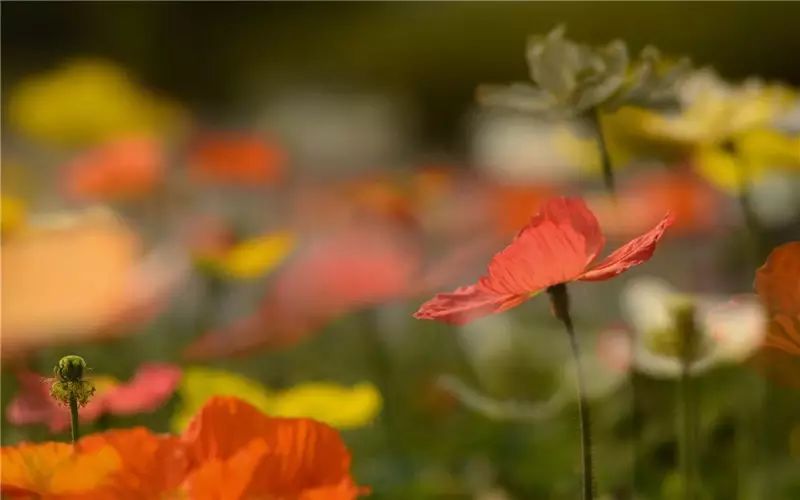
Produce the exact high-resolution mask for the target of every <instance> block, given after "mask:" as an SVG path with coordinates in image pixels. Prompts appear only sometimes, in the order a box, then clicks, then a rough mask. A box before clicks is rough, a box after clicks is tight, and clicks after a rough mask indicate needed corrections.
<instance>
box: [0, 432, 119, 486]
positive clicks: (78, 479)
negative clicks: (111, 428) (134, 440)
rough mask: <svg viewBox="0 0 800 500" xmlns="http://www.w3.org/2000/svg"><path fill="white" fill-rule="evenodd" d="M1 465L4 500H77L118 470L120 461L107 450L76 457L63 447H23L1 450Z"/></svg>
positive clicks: (95, 450) (44, 444)
mask: <svg viewBox="0 0 800 500" xmlns="http://www.w3.org/2000/svg"><path fill="white" fill-rule="evenodd" d="M0 465H1V466H2V470H3V474H2V479H1V480H0V492H1V493H2V494H3V496H4V497H5V495H12V496H13V495H25V498H34V497H35V498H39V497H40V496H43V497H46V498H53V497H55V496H60V495H66V496H72V495H74V496H76V497H77V496H78V495H80V494H85V493H86V492H87V491H89V490H92V489H94V488H96V487H98V486H99V485H100V484H102V483H103V482H105V481H106V480H107V479H108V478H109V477H111V475H112V474H113V473H114V471H116V470H117V469H119V467H120V457H119V455H118V454H117V452H116V451H115V450H114V449H113V448H112V447H109V446H103V447H93V448H92V449H91V450H86V451H84V450H83V449H79V453H76V452H75V449H74V448H73V446H72V445H70V444H66V443H54V442H48V443H37V444H29V443H23V444H20V445H18V446H8V447H3V448H2V450H1V451H0ZM28 495H30V496H28ZM87 498H91V497H87Z"/></svg>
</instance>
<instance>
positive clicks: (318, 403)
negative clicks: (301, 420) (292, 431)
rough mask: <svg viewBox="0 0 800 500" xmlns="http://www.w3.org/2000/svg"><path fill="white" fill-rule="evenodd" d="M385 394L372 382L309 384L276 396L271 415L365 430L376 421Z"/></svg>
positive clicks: (273, 400)
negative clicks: (308, 419)
mask: <svg viewBox="0 0 800 500" xmlns="http://www.w3.org/2000/svg"><path fill="white" fill-rule="evenodd" d="M380 408H381V395H380V393H379V392H378V390H377V389H376V388H375V386H373V385H372V384H370V383H369V382H362V383H360V384H356V385H354V386H353V387H343V386H340V385H337V384H334V383H331V382H307V383H304V384H300V385H297V386H295V387H292V388H290V389H287V390H285V391H282V392H279V393H277V394H275V395H274V396H273V398H272V400H271V401H270V405H269V407H268V409H267V412H268V413H270V414H272V415H278V416H282V417H311V418H313V419H315V420H319V421H321V422H325V423H327V424H329V425H332V426H334V427H338V428H340V429H352V428H355V427H361V426H363V425H365V424H367V423H369V422H370V421H371V420H373V419H374V418H375V416H376V415H377V414H378V412H379V411H380Z"/></svg>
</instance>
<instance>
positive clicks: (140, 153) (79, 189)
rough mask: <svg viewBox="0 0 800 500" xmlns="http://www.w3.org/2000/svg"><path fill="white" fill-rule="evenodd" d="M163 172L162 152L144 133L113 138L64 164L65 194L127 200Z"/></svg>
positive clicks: (155, 181)
mask: <svg viewBox="0 0 800 500" xmlns="http://www.w3.org/2000/svg"><path fill="white" fill-rule="evenodd" d="M163 176H164V154H163V152H162V150H161V146H160V145H159V144H158V142H157V141H155V140H153V139H149V138H146V137H129V138H124V139H117V140H115V141H112V142H110V143H108V144H104V145H102V146H100V147H98V148H97V149H93V150H90V151H88V152H87V153H85V154H83V155H81V156H79V157H78V158H76V159H75V160H74V161H73V162H71V163H70V164H69V165H67V167H66V177H65V181H64V182H65V188H66V191H67V193H68V195H70V196H72V197H74V198H77V199H82V200H101V201H108V200H127V199H132V198H137V197H139V196H143V195H146V194H148V193H150V192H152V191H153V189H154V188H155V187H156V186H157V185H158V183H160V182H161V179H162V178H163Z"/></svg>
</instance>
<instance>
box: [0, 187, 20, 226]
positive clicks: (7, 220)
mask: <svg viewBox="0 0 800 500" xmlns="http://www.w3.org/2000/svg"><path fill="white" fill-rule="evenodd" d="M0 201H1V202H2V205H0V231H2V232H3V234H8V233H10V232H11V231H14V230H15V229H17V228H19V227H20V226H22V223H23V222H24V221H25V202H24V201H22V199H20V198H17V197H13V196H3V197H2V198H0Z"/></svg>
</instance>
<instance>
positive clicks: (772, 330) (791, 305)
mask: <svg viewBox="0 0 800 500" xmlns="http://www.w3.org/2000/svg"><path fill="white" fill-rule="evenodd" d="M755 288H756V292H758V295H759V297H760V298H761V300H762V302H763V303H764V306H765V307H766V309H767V312H768V315H769V328H768V330H767V337H766V339H765V342H764V344H765V347H771V348H774V349H779V350H782V351H784V352H785V353H787V354H791V355H795V356H800V241H794V242H791V243H786V244H784V245H781V246H779V247H778V248H776V249H775V250H773V251H772V252H771V253H770V254H769V257H767V262H766V263H765V264H764V265H763V266H761V267H760V268H759V269H758V271H756V280H755Z"/></svg>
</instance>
